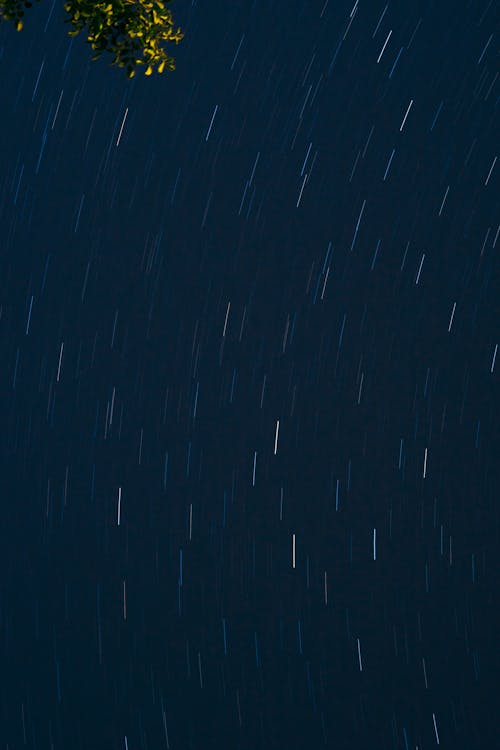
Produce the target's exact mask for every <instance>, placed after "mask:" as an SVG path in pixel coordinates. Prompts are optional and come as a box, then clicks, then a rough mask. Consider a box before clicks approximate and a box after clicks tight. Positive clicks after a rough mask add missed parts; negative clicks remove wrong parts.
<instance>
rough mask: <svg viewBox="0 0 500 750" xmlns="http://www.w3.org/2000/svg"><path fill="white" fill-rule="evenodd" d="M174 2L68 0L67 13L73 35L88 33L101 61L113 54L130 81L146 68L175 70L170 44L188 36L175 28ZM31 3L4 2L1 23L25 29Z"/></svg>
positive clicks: (20, 0)
mask: <svg viewBox="0 0 500 750" xmlns="http://www.w3.org/2000/svg"><path fill="white" fill-rule="evenodd" d="M168 2H170V0H104V1H103V2H95V1H94V0H67V1H66V3H65V5H64V10H65V11H66V13H68V16H69V18H67V19H66V23H70V24H71V27H72V28H71V30H70V31H69V32H68V33H69V35H70V36H76V35H77V34H79V33H80V32H81V31H84V30H85V33H86V34H87V42H88V43H89V44H90V45H91V47H92V49H93V50H94V52H95V54H94V55H93V57H92V59H93V60H97V59H98V58H99V57H100V56H101V55H102V53H103V52H110V53H112V54H113V56H114V57H113V61H112V65H118V66H119V67H120V68H125V69H126V71H127V75H128V76H129V78H132V77H133V76H134V75H135V72H136V67H137V66H140V65H144V66H145V69H144V73H145V75H151V73H152V72H153V70H154V69H155V68H156V70H157V71H158V73H163V71H164V70H165V68H167V70H175V60H174V58H173V57H170V56H169V55H168V54H167V53H166V51H165V48H164V44H165V43H166V42H174V43H175V44H178V43H179V42H180V41H181V39H182V38H183V36H184V34H183V33H182V31H181V30H180V29H179V28H178V29H174V22H173V19H172V13H171V11H170V10H167V9H166V7H165V5H166V3H168ZM31 6H32V2H31V0H0V20H4V21H13V22H14V25H15V28H16V29H17V31H21V29H22V28H23V17H24V10H25V8H31Z"/></svg>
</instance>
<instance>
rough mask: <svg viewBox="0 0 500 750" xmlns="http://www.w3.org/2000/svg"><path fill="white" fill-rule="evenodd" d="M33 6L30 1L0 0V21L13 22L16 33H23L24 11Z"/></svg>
mask: <svg viewBox="0 0 500 750" xmlns="http://www.w3.org/2000/svg"><path fill="white" fill-rule="evenodd" d="M32 5H33V3H31V2H30V0H0V21H13V22H14V26H15V27H16V31H21V29H22V28H23V16H24V9H25V8H31V6H32Z"/></svg>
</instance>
